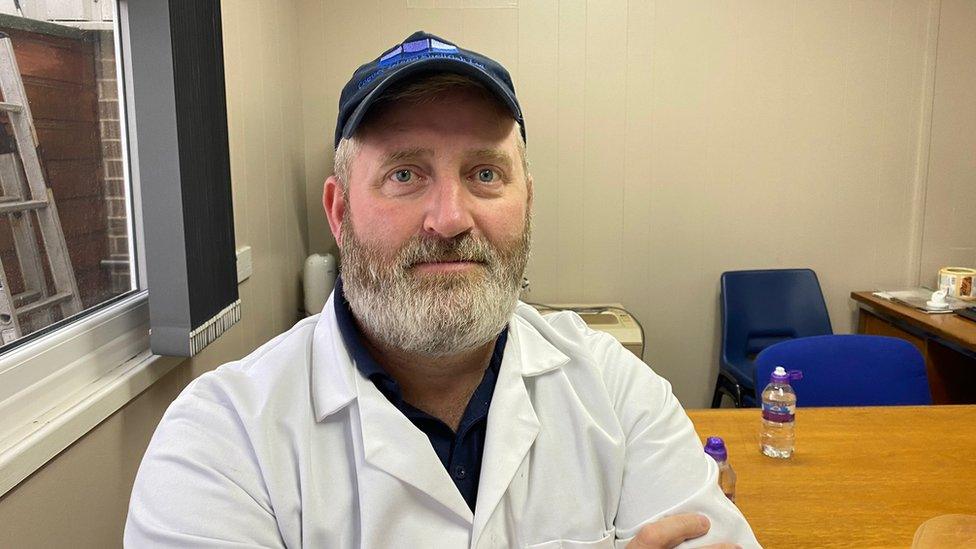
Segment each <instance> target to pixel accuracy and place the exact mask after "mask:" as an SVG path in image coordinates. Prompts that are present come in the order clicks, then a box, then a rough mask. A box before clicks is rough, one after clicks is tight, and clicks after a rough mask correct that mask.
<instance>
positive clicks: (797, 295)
mask: <svg viewBox="0 0 976 549" xmlns="http://www.w3.org/2000/svg"><path fill="white" fill-rule="evenodd" d="M721 282H722V354H721V358H720V363H719V372H718V380H717V381H716V383H715V394H714V395H713V397H712V408H718V406H719V404H721V402H722V395H723V394H725V395H728V396H729V397H730V398H731V399H732V401H733V402H734V403H735V406H736V407H737V408H741V407H747V406H755V405H756V387H755V381H754V380H755V378H756V376H755V365H754V364H753V362H752V361H753V358H754V357H755V356H756V355H757V354H759V352H760V351H762V350H763V349H765V348H766V347H769V346H770V345H773V344H775V343H779V342H780V341H785V340H788V339H794V338H798V337H809V336H816V335H826V334H832V333H833V330H832V329H831V327H830V318H829V317H828V316H827V304H826V303H825V302H824V298H823V293H822V292H821V291H820V282H818V281H817V274H816V273H814V272H813V271H811V270H810V269H770V270H761V271H729V272H725V273H722V279H721ZM759 390H762V387H759Z"/></svg>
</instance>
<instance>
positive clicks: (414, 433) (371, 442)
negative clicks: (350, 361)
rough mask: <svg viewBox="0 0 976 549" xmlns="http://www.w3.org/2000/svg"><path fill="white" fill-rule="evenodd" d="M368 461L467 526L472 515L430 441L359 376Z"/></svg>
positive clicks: (358, 387)
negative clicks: (432, 501)
mask: <svg viewBox="0 0 976 549" xmlns="http://www.w3.org/2000/svg"><path fill="white" fill-rule="evenodd" d="M356 385H357V390H358V392H359V397H358V399H359V411H360V425H361V429H362V433H363V455H364V458H365V460H366V462H367V463H368V464H369V465H372V466H373V467H376V468H377V469H380V470H382V471H385V472H386V473H388V474H390V475H392V476H394V477H396V478H398V479H400V480H401V481H403V482H406V483H407V484H410V485H411V486H413V487H414V488H416V489H418V490H420V491H421V492H423V493H425V494H427V495H429V496H430V497H431V498H433V499H434V500H435V501H437V502H439V503H440V504H441V505H443V506H444V507H446V508H447V509H449V510H451V511H452V512H454V513H455V514H456V515H458V517H460V518H461V519H463V520H464V521H465V522H467V523H468V524H470V523H471V521H472V519H473V516H472V514H471V509H470V508H469V507H468V504H467V503H466V502H465V501H464V498H463V497H462V496H461V492H459V491H458V489H457V486H455V485H454V481H452V480H451V478H450V477H449V476H448V474H447V470H446V469H444V465H443V464H441V461H440V459H439V458H438V457H437V453H435V452H434V448H433V446H431V444H430V439H428V438H427V435H425V434H424V433H423V432H421V431H420V429H418V428H417V427H416V426H415V425H414V424H413V423H411V422H410V420H409V419H407V417H406V416H404V415H403V413H401V412H400V411H399V410H397V409H396V407H395V406H393V404H391V403H390V401H389V400H387V399H386V397H385V396H383V394H382V393H381V392H380V391H379V390H378V389H377V388H376V386H375V385H373V383H372V382H371V381H369V380H368V379H365V378H363V377H362V376H356Z"/></svg>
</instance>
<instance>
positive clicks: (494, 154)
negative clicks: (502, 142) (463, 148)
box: [465, 149, 512, 169]
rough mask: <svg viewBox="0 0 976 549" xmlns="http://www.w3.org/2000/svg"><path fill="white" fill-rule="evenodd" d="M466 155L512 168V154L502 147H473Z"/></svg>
mask: <svg viewBox="0 0 976 549" xmlns="http://www.w3.org/2000/svg"><path fill="white" fill-rule="evenodd" d="M465 156H467V157H468V158H476V159H479V160H488V161H491V162H494V163H496V164H501V165H503V166H504V167H505V168H507V169H511V168H512V156H511V155H510V154H508V153H507V152H505V151H503V150H500V149H472V150H469V151H467V152H466V153H465Z"/></svg>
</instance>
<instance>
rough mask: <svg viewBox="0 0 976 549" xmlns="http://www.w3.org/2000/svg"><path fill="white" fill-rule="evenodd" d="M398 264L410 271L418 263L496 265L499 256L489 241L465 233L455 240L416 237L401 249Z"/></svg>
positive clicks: (454, 238)
mask: <svg viewBox="0 0 976 549" xmlns="http://www.w3.org/2000/svg"><path fill="white" fill-rule="evenodd" d="M399 256H400V257H399V258H398V259H399V261H398V263H399V264H400V266H401V267H402V268H404V269H408V268H410V267H413V266H414V265H417V264H418V263H431V262H451V261H471V262H475V263H485V264H489V265H491V264H494V263H495V262H496V261H497V255H496V254H495V251H494V248H493V247H492V245H491V244H490V243H489V242H488V241H487V239H484V238H479V237H476V236H474V235H472V234H470V233H464V234H461V235H458V236H456V237H453V238H438V237H430V236H414V237H412V238H411V239H410V240H409V241H407V243H406V244H404V246H403V247H402V248H401V250H400V253H399Z"/></svg>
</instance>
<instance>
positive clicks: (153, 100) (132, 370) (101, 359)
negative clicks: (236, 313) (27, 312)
mask: <svg viewBox="0 0 976 549" xmlns="http://www.w3.org/2000/svg"><path fill="white" fill-rule="evenodd" d="M140 5H146V6H152V7H151V8H146V9H143V8H141V7H140V10H139V14H138V16H137V17H133V18H131V20H130V13H129V10H128V5H127V0H119V1H118V4H117V5H116V14H115V15H116V17H115V20H116V21H117V23H116V25H115V33H114V35H115V48H116V60H117V71H118V81H119V82H122V83H123V88H124V92H122V93H120V94H119V98H120V105H121V106H122V109H123V111H124V112H123V114H124V118H123V117H120V119H123V120H125V121H126V123H125V124H122V136H123V142H124V143H125V144H126V148H127V151H128V155H123V162H125V166H126V172H127V173H128V174H129V175H130V181H129V186H128V187H127V193H128V194H127V198H128V200H127V202H128V206H129V216H130V220H131V221H130V224H131V227H132V234H133V238H131V239H130V250H129V251H130V257H132V258H134V260H135V261H134V262H133V267H134V268H133V269H132V276H133V281H134V282H136V283H137V284H136V287H137V288H140V290H139V291H134V292H132V293H131V295H128V296H125V297H123V298H121V299H119V300H118V301H116V302H114V303H111V304H109V305H107V306H102V307H101V308H100V309H98V310H94V311H90V312H87V313H84V314H83V315H82V316H81V318H79V320H77V321H75V322H71V323H70V324H67V325H66V326H64V327H63V328H60V329H58V330H56V331H54V332H52V333H49V334H44V335H42V336H40V337H37V338H36V339H34V340H32V341H29V342H27V343H25V344H23V345H21V346H19V347H16V348H14V349H12V350H10V351H8V352H7V353H5V354H3V355H0V496H2V495H3V494H5V493H7V492H8V491H9V490H10V489H12V488H13V487H15V486H16V485H17V484H19V483H20V482H21V481H23V480H24V479H25V478H27V477H28V476H29V475H30V474H31V473H33V472H34V471H36V470H37V469H39V468H41V467H42V466H43V465H44V464H45V463H47V462H48V461H50V460H51V459H52V458H53V457H55V456H56V455H57V454H58V453H60V452H61V451H62V450H64V449H65V448H67V447H68V446H69V445H71V444H72V443H73V442H75V441H76V440H78V439H79V438H81V437H82V436H84V435H85V434H86V433H88V432H89V431H91V430H92V429H93V428H94V427H95V426H97V425H98V424H99V423H100V422H102V421H103V420H105V419H106V418H107V417H109V416H110V415H112V414H113V413H114V412H115V411H117V410H118V409H119V408H121V407H122V406H124V405H125V404H126V403H127V402H129V401H130V400H132V399H133V398H135V397H136V396H137V395H138V394H139V393H141V392H142V391H143V390H145V389H146V388H148V387H149V386H150V385H152V384H153V383H154V382H155V381H156V380H158V379H160V378H162V377H163V376H164V375H165V374H166V373H168V372H169V371H170V370H172V369H173V368H174V367H175V366H176V365H178V364H180V363H181V362H183V361H184V360H186V359H185V358H183V357H162V356H159V355H153V354H152V353H151V352H150V350H149V305H148V291H147V290H145V288H146V287H147V283H146V274H145V269H144V268H143V266H144V265H145V249H144V247H143V245H142V238H141V235H142V234H143V231H142V226H143V225H142V204H141V193H140V191H139V189H140V187H139V182H140V177H139V173H140V168H142V169H143V170H146V172H147V173H149V171H150V170H152V173H154V174H159V173H160V171H162V173H164V174H171V173H176V174H178V173H179V164H178V155H177V154H175V150H168V151H164V153H165V154H153V155H152V156H153V158H152V159H151V160H150V161H148V162H151V163H152V165H151V166H143V165H142V164H141V163H140V162H139V158H138V154H137V151H138V147H137V142H138V135H137V134H138V130H137V124H136V119H137V118H138V119H139V120H140V121H144V122H147V121H151V122H152V123H151V124H144V127H146V126H147V125H149V126H152V129H153V131H154V133H153V134H148V130H146V131H147V135H146V136H144V137H147V140H151V141H152V146H153V147H154V148H155V149H154V150H153V152H154V153H155V152H157V149H158V148H159V147H160V146H161V145H160V143H159V140H158V139H156V138H155V131H156V130H157V128H158V124H157V123H158V122H159V121H161V120H162V121H163V123H164V125H165V124H166V123H167V120H168V119H170V118H171V119H172V129H173V130H174V135H175V118H176V115H175V107H173V105H174V104H175V103H174V98H173V90H172V87H169V88H168V89H167V88H166V86H147V85H143V86H134V85H133V66H132V63H131V62H130V60H131V58H132V52H133V51H134V50H133V44H132V41H131V38H132V37H138V43H137V44H136V47H138V51H139V55H140V59H141V60H142V61H145V60H146V55H158V56H159V59H160V62H162V63H166V62H169V61H167V60H168V59H170V58H171V49H170V43H169V41H168V34H169V19H168V17H167V16H162V17H159V18H156V19H154V18H153V17H152V15H153V14H152V13H150V12H152V11H153V10H159V9H162V10H164V12H162V13H165V10H168V3H167V2H144V3H143V2H140ZM157 14H159V15H161V13H160V12H157ZM163 20H165V27H166V28H165V29H164V30H160V29H159V28H158V27H159V26H160V23H161V22H162V21H163ZM154 26H155V27H156V29H153V30H149V29H151V28H152V27H154ZM154 42H158V43H154ZM163 42H165V43H163ZM164 58H165V59H164ZM170 66H171V65H170ZM145 70H146V69H144V68H141V67H140V68H138V69H137V71H141V72H142V73H143V74H144V73H145ZM166 94H168V97H167V95H166ZM161 105H162V107H161ZM167 105H169V106H170V107H169V108H170V109H174V110H170V111H169V112H168V113H167V112H166V108H167V107H166V106H167ZM161 109H162V111H163V112H160V110H161ZM166 129H167V128H164V129H163V131H162V132H161V133H163V134H165V133H166ZM162 146H164V147H165V146H166V145H162ZM172 146H173V147H174V148H175V147H176V143H175V140H174V141H173V143H172ZM167 158H169V159H177V160H176V163H175V165H173V162H172V160H166V159H167ZM161 159H162V160H161ZM161 162H162V163H161ZM167 164H169V165H167Z"/></svg>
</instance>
